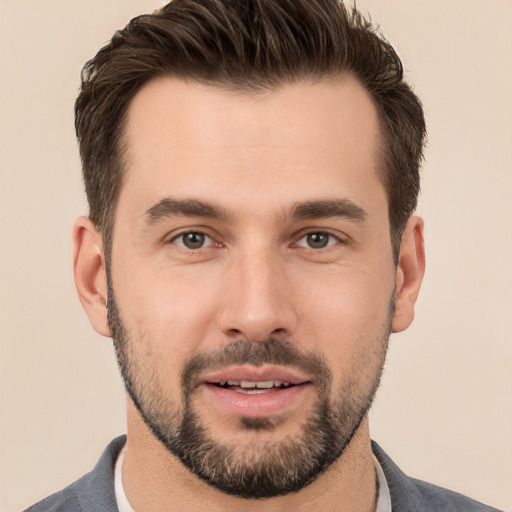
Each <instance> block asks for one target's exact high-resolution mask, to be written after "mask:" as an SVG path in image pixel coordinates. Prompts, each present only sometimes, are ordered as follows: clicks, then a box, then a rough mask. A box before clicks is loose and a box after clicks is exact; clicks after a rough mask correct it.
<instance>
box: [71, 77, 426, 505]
mask: <svg viewBox="0 0 512 512" xmlns="http://www.w3.org/2000/svg"><path fill="white" fill-rule="evenodd" d="M125 136H126V143H127V148H128V150H127V155H126V156H127V159H126V161H127V168H126V175H125V180H124V184H123V188H122V190H121V194H120V197H119V202H118V206H117V210H116V217H115V227H114V236H113V245H112V283H113V288H114V292H115V297H116V301H117V305H118V308H119V312H120V315H121V317H122V319H123V321H124V322H125V325H126V328H127V329H128V330H129V332H130V337H131V338H132V339H133V340H136V343H134V347H135V349H134V350H135V353H134V355H133V357H135V358H137V359H138V360H144V361H145V362H146V363H147V364H151V365H152V368H153V369H154V372H153V376H154V379H156V384H157V385H158V386H159V389H161V390H165V392H166V393H168V399H169V403H170V404H171V405H172V406H173V407H175V408H176V410H177V411H178V412H179V404H180V399H181V396H180V386H179V383H180V381H179V379H180V372H181V371H182V369H183V367H184V365H185V364H186V362H187V360H189V359H190V357H192V356H193V355H195V354H200V353H205V352H209V351H215V350H216V349H219V348H220V347H222V346H223V345H225V344H227V343H229V342H231V341H233V340H234V339H238V338H240V336H243V337H245V338H246V339H248V340H250V341H251V342H253V343H258V342H262V341H263V340H265V339H266V338H267V337H268V336H269V335H271V334H273V335H275V336H282V337H286V338H287V339H289V340H293V342H294V343H296V346H297V348H298V349H299V350H301V351H303V352H314V353H316V354H318V355H319V356H321V357H322V358H323V359H324V360H325V362H326V363H327V365H328V367H329V369H330V371H331V372H332V376H333V382H332V394H333V396H331V397H330V398H331V400H333V401H335V399H336V396H335V394H336V393H339V391H340V389H343V385H344V384H346V383H347V382H348V381H349V379H352V380H354V379H355V380H356V382H357V384H358V388H357V390H358V391H361V392H366V391H367V388H368V386H369V384H368V382H369V381H371V380H372V379H373V378H374V377H375V375H376V373H378V372H379V371H380V366H381V362H380V360H379V355H380V354H382V353H384V352H385V350H386V346H387V332H388V328H389V330H391V331H392V332H399V331H402V330H404V329H406V328H407V327H408V326H409V324H410V323H411V321H412V319H413V314H414V304H415V301H416V298H417V295H418V292H419V287H420V284H421V280H422V277H423V272H424V248H423V223H422V220H421V219H420V218H418V217H415V216H413V217H411V219H410V220H409V222H408V224H407V226H406V229H405V232H404V236H403V241H402V245H401V251H400V257H399V262H398V265H397V266H395V265H394V263H393V258H392V248H391V240H390V232H389V220H388V210H387V208H388V203H387V196H386V191H385V189H384V187H383V184H382V182H381V180H380V177H379V173H378V170H377V167H376V161H377V159H376V152H377V149H378V147H379V144H380V134H379V129H378V123H377V113H376V109H375V107H374V105H373V104H372V101H371V99H370V97H369V96H368V94H367V93H366V92H365V91H364V90H363V88H362V87H361V86H360V85H359V84H358V82H357V81H356V80H355V79H353V78H352V77H350V76H344V77H338V78H336V79H330V80H323V81H319V82H315V83H311V82H298V83H293V84H286V85H283V86H282V87H281V88H279V89H277V90H272V91H268V92H263V93H258V94H241V93H233V92H230V91H226V90H221V89H219V88H213V87H208V86H204V85H200V84H197V83H195V82H185V81H181V80H177V79H172V78H162V79H158V80H155V81H153V82H150V83H149V84H147V85H146V86H145V87H144V88H143V89H141V91H140V92H139V93H138V94H137V95H136V97H135V98H134V100H133V102H132V104H131V106H130V108H129V112H128V119H127V125H126V135H125ZM166 198H173V199H177V200H183V199H194V200H198V201H203V202H208V203H209V204H213V205H215V206H216V207H218V208H221V209H222V211H223V212H224V213H225V215H224V216H223V217H222V218H212V217H211V216H209V215H179V216H176V215H163V216H162V215H157V216H156V217H158V218H157V219H156V220H155V219H153V220H150V217H151V216H150V215H148V211H149V212H151V211H155V210H151V208H152V207H154V206H155V205H158V204H159V203H160V204H161V201H162V200H163V199H166ZM333 200H336V201H340V200H341V201H344V202H345V204H346V203H348V202H349V203H350V204H351V205H355V206H356V207H357V208H358V209H359V210H360V211H362V212H363V216H362V217H361V218H355V217H354V215H330V216H313V217H311V218H298V217H297V216H294V215H293V211H294V207H296V205H297V204H300V203H307V202H312V201H333ZM183 232H201V233H205V234H206V235H207V238H206V240H207V243H206V245H205V246H204V247H202V248H200V249H197V250H196V249H194V250H191V249H187V248H186V247H185V246H183V239H182V238H179V235H180V234H182V233H183ZM311 232H313V233H319V232H321V233H328V234H329V235H331V236H330V237H329V239H328V240H329V242H328V245H327V246H326V247H324V248H312V247H310V246H308V238H307V234H308V233H311ZM74 246H75V256H74V268H75V279H76V284H77V289H78V293H79V295H80V299H81V301H82V304H83V306H84V308H85V310H86V312H87V314H88V316H89V319H90V321H91V324H92V326H93V327H94V329H95V330H96V331H97V332H99V333H100V334H102V335H104V336H110V334H111V333H110V330H109V327H108V322H107V310H106V306H105V302H106V298H107V285H106V269H105V255H104V251H103V245H102V240H101V236H100V234H99V233H98V232H97V231H96V229H95V227H94V226H93V225H92V223H91V222H90V221H89V220H88V219H87V218H85V217H81V218H80V219H78V220H77V222H76V224H75V229H74ZM394 293H395V299H396V303H395V310H394V314H393V316H392V318H389V303H390V298H392V297H393V294H394ZM155 375H156V377H155ZM316 397H317V393H316V391H315V386H314V381H313V385H312V386H310V387H309V388H308V390H306V391H305V392H302V393H299V394H298V396H297V397H295V398H294V399H292V400H290V402H289V403H287V404H285V405H283V406H282V408H281V409H280V410H279V414H278V415H279V422H278V425H277V426H276V427H275V428H273V429H269V430H263V431H262V430H260V431H251V432H247V430H246V429H244V428H243V426H241V424H240V422H239V421H237V419H238V418H237V416H236V414H233V413H232V412H230V411H226V409H225V408H223V407H222V405H219V404H218V403H217V402H216V401H215V400H212V399H211V396H210V395H209V394H208V393H207V392H206V391H205V390H204V389H203V388H202V387H199V389H198V391H197V393H195V394H194V399H193V400H194V401H193V405H194V408H195V410H196V411H197V412H198V413H199V415H200V418H201V420H202V421H203V422H204V424H205V425H207V426H208V429H209V434H210V435H211V436H212V438H214V439H215V440H218V441H219V442H230V443H233V444H234V445H236V446H237V447H238V448H239V450H240V453H243V452H244V450H245V451H249V452H250V450H251V447H253V446H254V445H255V443H256V444H257V443H261V445H264V443H266V442H279V441H282V440H284V439H285V438H286V437H287V436H291V437H295V436H297V435H299V434H300V426H301V425H302V423H303V418H304V415H307V413H308V412H310V411H311V409H312V408H313V405H314V404H315V399H316ZM253 414H254V415H256V416H258V412H257V411H253ZM123 484H124V487H125V492H126V494H127V497H128V499H129V501H130V503H131V504H132V506H133V507H134V508H135V509H136V510H137V511H138V512H143V511H145V510H151V511H159V510H168V507H169V503H172V505H173V507H174V508H175V509H176V510H184V511H195V510H202V509H204V506H205V504H206V503H208V508H209V510H223V511H226V510H227V511H229V510H241V509H242V508H243V510H253V509H254V510H259V511H264V510H283V511H284V510H351V511H372V510H374V507H375V491H376V490H375V478H374V470H373V464H372V455H371V449H370V435H369V429H368V419H367V417H366V416H365V417H364V419H363V421H362V422H361V424H360V426H359V428H358V430H357V432H356V433H355V435H354V437H353V438H352V441H351V442H350V444H349V446H348V447H347V449H346V450H345V452H344V453H343V455H342V456H341V457H340V458H339V459H338V460H337V461H336V462H335V463H334V464H332V465H331V466H330V467H329V469H328V470H327V471H326V472H324V473H323V474H321V475H320V476H319V478H317V479H316V480H315V481H314V482H313V483H312V484H311V485H309V486H307V487H305V488H303V489H302V490H301V491H300V492H298V493H294V494H290V495H285V496H281V497H277V498H271V499H266V500H264V501H254V500H243V499H240V498H236V497H233V496H229V495H226V494H224V493H222V492H220V491H218V490H216V489H214V488H212V487H210V486H208V485H207V484H205V483H204V482H202V481H201V480H199V479H198V478H197V477H195V476H194V475H193V474H192V473H190V472H189V471H188V470H187V469H186V468H185V467H184V466H182V465H181V463H180V462H179V461H178V460H177V459H176V458H175V457H174V456H173V455H171V454H170V453H169V452H168V451H167V450H166V449H165V448H164V446H163V445H162V444H161V443H160V442H159V441H158V440H156V439H155V437H154V436H153V434H152V433H151V432H150V430H149V429H148V428H147V426H146V425H145V423H144V422H143V421H142V419H141V417H140V415H139V413H138V411H137V410H136V408H135V406H134V405H133V403H132V402H131V400H130V399H129V400H128V443H127V451H126V458H125V463H124V467H123ZM148 497H150V498H148Z"/></svg>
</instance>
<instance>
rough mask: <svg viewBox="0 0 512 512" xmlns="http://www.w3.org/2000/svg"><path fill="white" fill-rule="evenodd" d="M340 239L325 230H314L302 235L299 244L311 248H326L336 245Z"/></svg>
mask: <svg viewBox="0 0 512 512" xmlns="http://www.w3.org/2000/svg"><path fill="white" fill-rule="evenodd" d="M337 242H339V240H338V239H337V238H336V237H335V236H334V235H331V234H330V233H327V232H325V231H314V232H311V233H308V234H307V235H304V236H303V237H301V238H300V239H299V240H298V242H297V244H296V245H298V246H299V247H308V248H309V249H324V248H325V247H329V246H330V245H334V244H335V243H337Z"/></svg>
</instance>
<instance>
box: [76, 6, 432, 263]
mask: <svg viewBox="0 0 512 512" xmlns="http://www.w3.org/2000/svg"><path fill="white" fill-rule="evenodd" d="M344 74H351V75H353V76H354V77H355V78H356V79H357V80H358V82H359V83H360V84H361V85H362V86H363V87H364V89H365V90H366V91H367V92H368V94H369V95H370V97H371V99H372V101H373V103H374V105H375V108H376V109H377V112H378V116H379V125H380V132H381V140H380V141H379V155H378V159H379V161H378V166H379V169H378V170H379V174H380V178H381V180H382V183H383V184H384V187H385V189H386V192H387V195H388V213H389V223H390V231H391V238H392V247H393V251H394V255H395V261H396V258H397V257H398V252H399V247H400V239H401V235H402V232H403V229H404V227H405V223H406V222H407V219H408V218H409V216H410V215H411V213H412V212H413V211H414V209H415V208H416V204H417V198H418V193H419V187H420V178H419V168H420V164H421V160H422V154H423V145H424V140H425V133H426V131H425V121H424V117H423V110H422V107H421V103H420V101H419V99H418V98H417V96H416V95H415V94H414V93H413V92H412V90H411V88H410V86H409V85H408V84H407V83H406V82H405V80H404V74H403V68H402V64H401V61H400V59H399V57H398V55H397V54H396V52H395V50H394V49H393V47H392V46H391V45H390V44H389V43H388V42H387V41H386V40H385V39H384V38H383V37H382V36H380V35H379V34H378V33H377V32H376V29H375V28H374V27H372V25H371V23H370V22H369V21H368V20H366V19H365V18H364V17H363V16H362V15H361V14H360V13H359V12H358V11H357V10H355V9H353V10H352V11H348V10H347V9H346V7H345V6H344V5H343V3H342V2H341V0H325V1H321V2H310V1H308V0H250V1H247V2H233V1H228V0H206V1H204V0H174V1H172V2H170V3H169V4H168V5H167V6H166V7H164V8H162V9H160V10H158V11H156V12H155V13H153V14H148V15H142V16H139V17H137V18H134V19H133V20H132V21H131V22H130V23H129V24H128V25H127V26H126V27H125V28H124V29H123V30H121V31H119V32H117V33H116V34H115V35H114V37H113V38H112V40H111V41H110V43H109V44H107V45H106V46H105V47H104V48H103V49H101V50H100V51H99V52H98V54H97V55H96V56H95V57H94V58H93V59H92V60H90V61H89V62H88V63H87V64H86V65H85V66H84V68H83V71H82V87H81V92H80V95H79V97H78V99H77V101H76V107H75V109H76V118H75V126H76V131H77V137H78V141H79V145H80V154H81V158H82V165H83V175H84V183H85V189H86V194H87V199H88V202H89V208H90V211H89V217H90V218H91V220H92V221H93V222H94V224H95V225H96V226H97V228H98V229H99V230H100V232H101V233H102V237H103V240H104V243H105V249H106V250H107V252H108V250H109V247H110V244H111V238H112V230H113V225H114V221H115V210H116V204H117V200H118V197H119V193H120V190H121V188H122V185H123V176H124V171H125V166H124V164H123V155H124V151H125V146H124V138H123V134H124V129H125V125H126V114H127V110H128V107H129V105H130V103H131V101H132V99H133V98H134V96H135V95H136V94H137V92H138V91H139V90H140V89H141V88H142V87H143V86H144V85H145V84H146V83H148V82H150V81H151V80H153V79H155V78H158V77H163V76H170V77H176V78H181V79H186V80H193V81H196V82H198V83H202V84H207V85H211V86H216V87H220V88H225V89H230V90H234V91H238V92H255V91H264V90H272V89H276V88H278V87H279V86H282V85H283V84H286V83H290V82H296V81H299V80H304V79H307V80H321V79H325V78H328V77H333V76H340V75H344Z"/></svg>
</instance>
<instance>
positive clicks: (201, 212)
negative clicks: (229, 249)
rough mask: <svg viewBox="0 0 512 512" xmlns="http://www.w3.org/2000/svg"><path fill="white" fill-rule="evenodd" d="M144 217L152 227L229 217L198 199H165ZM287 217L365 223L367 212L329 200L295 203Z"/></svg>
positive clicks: (221, 209)
mask: <svg viewBox="0 0 512 512" xmlns="http://www.w3.org/2000/svg"><path fill="white" fill-rule="evenodd" d="M144 217H145V219H146V222H147V223H148V224H149V225H153V224H156V223H157V222H159V221H160V220H162V219H165V218H170V217H206V218H210V219H219V220H227V219H228V217H229V215H228V214H227V212H226V211H225V210H224V209H223V208H222V207H220V206H217V205H214V204H212V203H209V202H207V201H202V200H199V199H175V198H172V197H166V198H164V199H162V200H160V201H159V202H158V203H156V204H155V205H153V206H152V207H151V208H149V209H148V210H146V212H145V214H144ZM287 217H289V218H291V219H294V220H308V219H321V218H329V217H343V218H346V219H348V220H353V221H356V222H365V221H366V219H367V217H368V216H367V214H366V212H365V211H364V210H363V209H362V208H361V207H360V206H358V205H357V204H355V203H354V202H353V201H351V200H350V199H326V200H317V201H305V202H299V203H295V204H294V206H293V207H292V209H291V210H290V212H289V213H288V215H287Z"/></svg>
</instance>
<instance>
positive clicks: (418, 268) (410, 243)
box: [392, 216, 425, 332]
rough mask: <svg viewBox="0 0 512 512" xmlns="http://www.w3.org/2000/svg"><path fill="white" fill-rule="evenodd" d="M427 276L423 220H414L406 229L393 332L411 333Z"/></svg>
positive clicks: (397, 286)
mask: <svg viewBox="0 0 512 512" xmlns="http://www.w3.org/2000/svg"><path fill="white" fill-rule="evenodd" d="M424 273H425V246H424V241H423V219H421V218H420V217H417V216H412V217H411V218H410V219H409V221H408V222H407V225H406V227H405V230H404V233H403V235H402V243H401V246H400V255H399V260H398V265H397V268H396V302H395V314H394V316H393V323H392V331H393V332H401V331H404V330H405V329H407V327H409V325H411V322H412V321H413V318H414V305H415V304H416V299H417V298H418V293H419V291H420V286H421V281H422V280H423V275H424Z"/></svg>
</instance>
